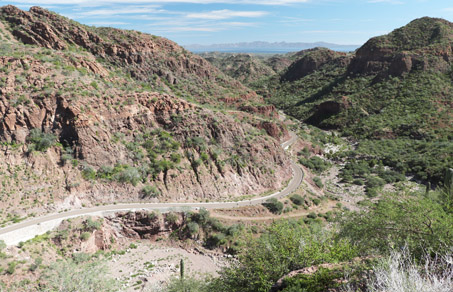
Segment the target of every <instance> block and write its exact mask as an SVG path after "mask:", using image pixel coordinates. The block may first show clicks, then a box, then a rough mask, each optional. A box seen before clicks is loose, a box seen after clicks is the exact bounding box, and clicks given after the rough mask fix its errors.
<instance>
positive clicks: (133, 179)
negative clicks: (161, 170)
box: [114, 166, 142, 186]
mask: <svg viewBox="0 0 453 292" xmlns="http://www.w3.org/2000/svg"><path fill="white" fill-rule="evenodd" d="M114 179H115V180H116V181H118V182H121V183H130V184H132V185H134V186H136V185H137V184H138V182H139V181H140V180H141V179H142V177H141V175H140V173H139V171H138V170H137V169H136V168H135V167H131V166H128V167H126V168H125V169H123V170H122V171H120V172H119V173H116V174H115V175H114Z"/></svg>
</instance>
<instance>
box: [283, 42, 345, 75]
mask: <svg viewBox="0 0 453 292" xmlns="http://www.w3.org/2000/svg"><path fill="white" fill-rule="evenodd" d="M298 55H300V56H301V57H300V59H298V60H297V61H295V62H294V63H292V64H291V65H290V66H289V67H288V69H287V70H286V72H285V73H284V74H283V75H282V76H281V80H282V81H295V80H298V79H300V78H302V77H304V76H307V75H309V74H311V73H313V72H314V71H316V70H318V69H319V68H321V67H322V66H323V65H325V64H327V63H328V62H331V61H332V60H335V59H338V58H339V57H346V53H341V52H335V51H332V50H329V49H326V48H314V49H309V50H304V51H301V52H299V53H298ZM343 59H344V60H345V61H343V62H348V61H347V58H342V60H343ZM339 62H341V61H339Z"/></svg>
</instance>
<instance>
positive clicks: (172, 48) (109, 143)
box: [0, 6, 291, 222]
mask: <svg viewBox="0 0 453 292" xmlns="http://www.w3.org/2000/svg"><path fill="white" fill-rule="evenodd" d="M0 19H1V21H0V37H1V40H0V42H1V51H0V64H1V65H0V68H1V69H0V83H1V86H0V117H1V118H0V141H1V145H0V149H1V152H0V173H1V178H0V180H1V183H2V187H1V188H0V194H1V201H0V208H1V209H2V210H3V212H2V214H1V216H2V218H3V219H2V220H3V221H4V222H6V221H10V220H20V219H19V218H20V217H22V216H25V215H27V214H28V215H29V214H31V213H40V212H43V211H45V209H65V208H69V207H70V206H71V205H75V206H82V205H90V204H95V203H114V202H118V201H140V200H148V201H149V200H154V201H165V200H178V201H191V200H203V201H205V200H231V199H233V198H237V197H239V196H243V195H251V194H259V193H262V192H266V191H268V190H273V189H276V188H280V187H281V186H283V184H284V183H285V181H286V180H288V179H289V178H290V177H291V170H290V168H289V167H288V165H287V164H288V160H287V157H286V156H285V154H284V152H283V150H282V149H281V147H280V142H279V139H280V138H282V139H284V136H285V134H286V133H287V132H286V129H285V128H284V126H283V125H281V124H279V122H278V121H276V120H274V118H275V117H276V111H275V108H274V107H273V106H268V105H260V104H259V100H258V99H259V98H257V97H256V94H255V93H254V92H253V91H252V90H250V89H248V88H246V87H244V86H243V85H241V84H240V83H239V82H237V81H234V80H232V79H231V78H229V77H226V76H225V75H223V74H222V73H221V72H220V71H218V69H216V68H214V67H213V66H211V65H210V64H209V63H208V62H207V61H205V60H203V59H202V58H200V57H197V56H195V55H192V54H190V53H188V52H185V51H184V50H183V49H182V48H181V47H179V46H177V45H176V44H174V43H172V42H170V41H168V40H165V39H163V38H157V37H153V36H150V35H145V34H139V33H138V32H129V31H128V32H125V31H120V30H113V29H95V28H88V27H85V26H82V25H80V24H77V23H75V22H72V21H70V20H68V19H65V18H63V17H61V16H58V15H56V14H53V13H51V12H49V11H47V10H43V9H41V8H38V7H33V8H31V9H30V12H25V11H21V10H19V9H17V8H15V7H13V6H5V7H3V8H1V9H0ZM159 62H161V63H160V64H158V63H159ZM170 75H171V76H170ZM178 84H180V85H181V87H178ZM195 89H196V90H199V92H198V91H196V90H195ZM210 90H213V91H210ZM198 93H200V94H198ZM231 94H234V95H233V96H232V95H231ZM249 97H250V98H249ZM248 98H249V99H248ZM255 98H256V99H255ZM244 100H245V101H246V102H244ZM252 100H253V101H254V103H253V106H252V105H250V104H249V102H250V101H252ZM195 101H196V102H195ZM223 101H225V102H227V103H228V105H232V106H235V107H241V108H243V109H244V110H247V111H250V112H253V113H254V114H253V113H252V114H249V113H247V112H238V111H236V110H235V111H230V110H225V109H224V105H225V103H224V102H223ZM204 102H207V103H209V104H210V106H209V107H206V106H202V105H200V103H204ZM218 108H221V109H218ZM255 114H257V115H255ZM269 135H272V136H269Z"/></svg>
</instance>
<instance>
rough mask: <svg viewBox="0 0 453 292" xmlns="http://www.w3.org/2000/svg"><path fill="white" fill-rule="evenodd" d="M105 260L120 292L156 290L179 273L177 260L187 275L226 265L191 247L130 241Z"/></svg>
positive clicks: (214, 270)
mask: <svg viewBox="0 0 453 292" xmlns="http://www.w3.org/2000/svg"><path fill="white" fill-rule="evenodd" d="M133 244H134V245H136V246H137V247H136V248H128V249H127V250H126V253H125V254H123V255H120V254H117V255H114V256H113V257H112V259H111V260H110V261H109V262H108V263H107V265H108V267H109V269H110V272H111V275H112V276H113V277H114V278H117V279H119V280H120V281H121V282H122V283H123V288H124V290H123V291H160V290H161V289H162V288H163V287H165V286H166V283H168V281H169V280H170V278H172V277H178V276H179V263H180V260H181V259H184V266H185V274H186V275H190V276H195V277H197V276H201V275H206V274H209V275H213V276H216V275H217V271H218V270H219V269H220V268H221V267H223V266H225V265H226V264H227V259H226V258H225V257H224V256H223V255H221V254H214V253H210V252H207V253H205V252H201V251H199V250H194V249H189V250H186V249H183V248H180V247H169V246H166V245H165V243H156V242H153V243H150V242H145V241H141V242H134V243H133Z"/></svg>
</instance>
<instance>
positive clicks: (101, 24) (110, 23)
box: [85, 21, 130, 26]
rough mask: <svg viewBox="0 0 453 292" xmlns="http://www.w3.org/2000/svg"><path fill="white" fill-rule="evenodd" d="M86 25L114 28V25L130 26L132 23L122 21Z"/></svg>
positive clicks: (96, 22) (97, 22)
mask: <svg viewBox="0 0 453 292" xmlns="http://www.w3.org/2000/svg"><path fill="white" fill-rule="evenodd" d="M85 24H86V25H96V26H113V25H128V24H130V23H127V22H121V21H95V22H88V23H85Z"/></svg>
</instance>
